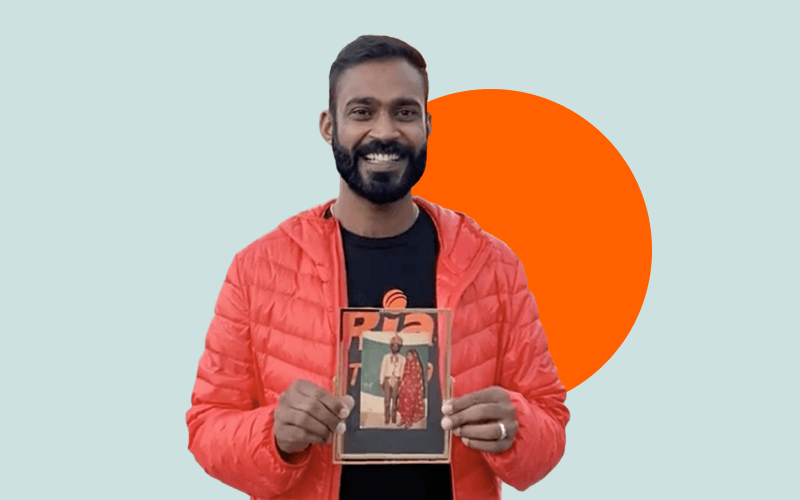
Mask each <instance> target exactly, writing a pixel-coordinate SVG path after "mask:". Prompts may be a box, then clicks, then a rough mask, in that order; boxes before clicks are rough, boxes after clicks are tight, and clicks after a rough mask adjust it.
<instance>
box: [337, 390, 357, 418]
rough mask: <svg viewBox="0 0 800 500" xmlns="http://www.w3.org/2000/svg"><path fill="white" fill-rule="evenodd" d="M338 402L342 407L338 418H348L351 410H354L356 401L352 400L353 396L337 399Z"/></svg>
mask: <svg viewBox="0 0 800 500" xmlns="http://www.w3.org/2000/svg"><path fill="white" fill-rule="evenodd" d="M339 401H340V402H341V404H342V406H343V407H344V408H342V409H341V410H340V411H339V418H341V419H345V418H347V417H349V416H350V412H352V411H353V408H355V406H356V400H355V399H353V396H351V395H349V394H348V395H346V396H344V397H341V398H339Z"/></svg>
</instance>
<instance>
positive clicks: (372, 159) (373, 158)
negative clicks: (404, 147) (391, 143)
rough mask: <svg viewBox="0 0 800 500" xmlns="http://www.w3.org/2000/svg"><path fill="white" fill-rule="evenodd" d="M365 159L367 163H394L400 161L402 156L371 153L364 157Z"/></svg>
mask: <svg viewBox="0 0 800 500" xmlns="http://www.w3.org/2000/svg"><path fill="white" fill-rule="evenodd" d="M363 158H364V160H366V162H367V163H393V162H396V161H398V160H400V155H395V154H391V155H390V154H383V153H370V154H368V155H364V157H363Z"/></svg>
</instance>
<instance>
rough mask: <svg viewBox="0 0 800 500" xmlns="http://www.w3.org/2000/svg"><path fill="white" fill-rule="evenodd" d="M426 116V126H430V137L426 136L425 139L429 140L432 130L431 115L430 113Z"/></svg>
mask: <svg viewBox="0 0 800 500" xmlns="http://www.w3.org/2000/svg"><path fill="white" fill-rule="evenodd" d="M426 114H427V115H428V116H427V120H426V124H427V125H428V135H427V136H425V137H426V138H428V137H430V136H431V130H432V129H431V114H430V113H426Z"/></svg>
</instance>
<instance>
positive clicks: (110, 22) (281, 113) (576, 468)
mask: <svg viewBox="0 0 800 500" xmlns="http://www.w3.org/2000/svg"><path fill="white" fill-rule="evenodd" d="M276 3H277V2H266V1H262V2H252V1H250V2H206V1H193V2H189V1H184V2H174V1H158V2H153V1H139V2H124V3H123V2H101V1H97V2H86V1H73V2H35V1H25V2H23V1H18V2H11V1H7V2H3V3H2V7H0V57H1V58H2V59H0V167H2V170H1V171H2V177H0V209H2V210H1V211H0V213H1V214H2V246H0V248H2V259H1V260H0V266H1V267H0V284H1V285H0V287H1V288H0V290H1V291H2V296H1V297H0V299H1V300H0V305H1V306H2V316H1V318H2V322H1V323H0V325H1V326H0V328H2V359H3V361H2V362H1V363H0V383H2V395H3V398H2V401H3V403H2V412H0V415H2V417H0V422H1V424H0V433H2V442H1V443H0V457H1V459H2V464H1V465H2V468H1V470H2V471H3V472H2V478H3V479H2V480H1V481H0V497H2V498H13V499H27V498H37V499H38V498H51V497H58V498H91V499H95V498H96V499H99V498H117V499H128V498H130V499H134V498H135V499H139V498H191V499H197V500H199V499H215V500H217V499H228V498H229V499H241V498H246V497H245V495H243V494H242V493H239V492H236V491H234V490H232V489H230V488H229V487H227V486H225V485H223V484H221V483H219V482H217V481H216V480H214V479H211V478H210V477H208V476H207V475H206V474H205V473H204V472H203V471H202V469H201V468H200V467H199V466H198V465H197V464H196V463H195V462H194V459H193V457H192V456H191V454H190V453H189V452H188V451H187V449H186V446H187V431H186V427H185V423H184V413H185V411H186V410H187V409H188V407H189V404H190V403H189V396H190V393H191V389H192V385H193V382H194V376H195V372H196V369H197V361H198V358H199V356H200V354H201V352H202V348H203V339H204V335H205V331H206V329H207V327H208V325H209V322H210V320H211V316H212V310H213V305H214V301H215V299H216V296H217V293H218V292H219V289H220V287H221V284H222V280H223V277H224V275H225V271H226V269H227V267H228V265H229V263H230V262H231V259H232V258H233V255H234V254H235V253H236V252H237V251H238V250H240V249H241V248H243V247H244V246H245V245H247V244H248V243H250V242H251V241H253V240H254V239H256V238H257V237H259V236H261V235H262V234H264V233H266V232H268V231H269V230H271V229H272V228H274V227H275V226H276V225H277V224H278V223H279V222H280V221H282V220H284V219H286V218H287V217H289V216H291V215H294V214H295V213H297V212H300V211H301V210H304V209H306V208H308V207H310V206H312V205H315V204H317V203H320V202H322V201H325V200H327V199H330V198H333V197H334V196H336V194H337V189H338V177H337V174H336V171H335V169H334V167H333V162H332V157H331V152H330V148H329V147H328V146H327V144H325V143H324V142H323V141H322V139H321V138H320V137H319V133H318V129H317V123H318V117H319V112H320V111H321V110H322V109H323V108H324V107H326V106H327V72H328V69H329V67H330V64H331V62H332V61H333V59H334V58H335V56H336V54H337V52H338V51H339V50H340V49H341V48H342V47H343V46H344V45H345V44H346V43H348V42H349V41H351V40H352V39H354V38H355V37H356V36H358V35H360V34H364V33H378V34H390V35H393V36H397V37H399V38H402V39H404V40H406V41H408V42H409V43H411V44H412V45H414V46H415V47H417V48H418V49H419V50H420V51H421V52H422V53H423V55H424V56H425V58H426V60H427V62H428V64H429V70H430V78H431V91H430V94H431V95H430V98H431V99H434V98H436V97H439V96H443V95H447V94H450V93H453V92H458V91H463V90H471V89H480V88H503V89H512V90H519V91H524V92H528V93H531V94H536V95H540V96H543V97H546V98H547V99H550V100H553V101H555V102H557V103H559V104H561V105H563V106H566V107H568V108H569V109H571V110H573V111H575V112H576V113H578V114H580V115H581V116H583V117H584V118H585V119H587V120H588V121H589V122H591V123H592V124H593V125H594V126H596V127H597V128H598V129H599V130H600V131H601V132H603V133H604V134H605V136H606V137H607V138H608V139H609V140H611V141H612V142H613V144H614V145H615V146H616V147H617V149H618V150H619V151H620V152H621V154H622V155H623V157H624V158H625V159H626V160H627V162H628V164H629V165H630V167H631V169H632V170H633V172H634V174H635V176H636V178H637V180H638V182H639V185H640V186H641V189H642V192H643V194H644V198H645V200H646V202H647V206H648V210H649V214H650V220H651V225H652V231H653V267H652V276H651V281H650V288H649V291H648V295H647V298H646V301H645V303H644V306H643V308H642V311H641V314H640V316H639V319H638V321H637V323H636V325H635V327H634V328H633V331H632V332H631V334H630V336H629V337H628V339H627V340H626V342H625V343H624V344H623V345H622V347H621V348H620V349H619V351H618V352H617V353H616V355H615V356H614V357H613V358H612V360H611V361H610V362H608V363H607V364H606V366H605V367H604V368H603V369H602V370H600V371H599V372H598V373H597V374H596V375H595V376H594V377H592V378H591V379H589V380H588V381H587V382H585V383H584V384H582V385H581V386H579V387H578V388H576V389H575V390H573V391H571V392H570V393H569V396H568V400H567V403H568V406H569V408H570V410H571V411H572V415H573V417H572V421H571V422H570V424H569V426H568V428H567V431H568V442H567V451H566V455H565V457H564V459H563V460H562V462H561V464H560V465H559V466H558V467H557V468H556V469H555V470H554V471H553V472H552V473H551V474H550V475H549V476H548V477H547V478H546V479H545V480H543V481H542V482H540V483H539V484H537V485H535V486H533V487H532V488H531V489H530V490H528V491H526V492H525V493H519V492H516V491H515V490H513V489H511V488H507V487H506V488H505V489H504V493H505V498H506V499H509V500H513V499H523V498H547V499H555V498H558V499H572V498H616V499H641V498H648V499H658V498H798V496H797V495H798V488H797V486H796V482H797V481H796V479H793V478H794V477H796V475H797V469H798V465H799V464H798V460H797V449H798V446H800V442H798V441H799V440H798V431H797V422H798V420H800V419H799V418H798V411H797V408H798V405H797V397H798V389H797V381H798V376H797V375H798V373H797V361H796V360H797V357H798V347H800V342H798V334H799V333H800V328H798V322H797V321H798V320H797V312H798V310H800V308H798V299H799V298H800V294H798V292H797V283H798V278H799V277H800V276H798V265H797V256H798V254H800V251H798V250H800V249H798V220H797V219H798V214H800V206H798V202H797V198H798V194H797V190H798V181H800V176H798V168H800V155H798V146H799V145H800V144H798V142H800V141H798V138H799V137H800V133H799V132H800V130H799V128H800V127H798V118H797V117H798V111H800V109H798V108H800V106H798V104H799V103H798V88H800V81H799V78H798V63H797V62H798V51H797V49H798V46H800V40H798V35H797V33H798V28H797V20H798V9H797V7H796V6H797V3H796V2H750V3H749V5H748V4H747V3H745V2H662V3H659V4H655V3H652V2H634V1H631V2H546V3H533V2H502V1H493V2H488V3H473V2H459V3H457V4H453V6H452V7H445V6H444V5H445V2H440V3H438V4H437V3H434V2H395V3H391V4H387V3H374V2H359V3H356V2H350V3H348V2H324V3H323V2H319V3H318V4H311V3H306V2H304V3H301V2H297V3H295V4H293V5H292V6H291V7H290V6H289V2H284V3H282V4H281V6H280V7H276V6H275V4H276ZM434 125H435V117H434ZM434 133H435V132H434ZM465 147H468V146H467V145H465ZM520 147H521V148H522V149H523V150H522V151H520V153H521V154H524V145H520ZM431 168H435V166H434V165H431ZM492 175H502V169H492ZM455 208H457V207H455ZM522 229H523V230H524V223H523V227H522ZM542 314H543V318H545V321H546V314H547V312H546V311H542ZM576 314H580V311H576ZM545 326H546V323H545Z"/></svg>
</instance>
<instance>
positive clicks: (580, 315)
mask: <svg viewBox="0 0 800 500" xmlns="http://www.w3.org/2000/svg"><path fill="white" fill-rule="evenodd" d="M428 111H429V112H430V113H431V115H432V120H433V123H432V125H433V128H432V131H433V132H432V133H431V136H430V139H429V144H428V168H427V169H426V171H425V175H424V176H423V177H422V180H421V181H420V182H419V183H418V184H417V186H415V188H414V190H413V193H414V194H415V195H417V196H421V197H423V198H425V199H428V200H430V201H433V202H435V203H438V204H440V205H442V206H444V207H447V208H450V209H452V210H456V211H459V212H463V213H465V214H467V215H469V216H470V217H472V218H473V219H475V221H476V222H477V223H478V224H479V225H480V226H481V227H482V228H483V229H484V230H485V231H487V232H489V233H491V234H493V235H494V236H497V237H498V238H500V239H501V240H503V241H504V242H505V243H506V244H507V245H508V246H509V247H511V249H512V250H513V251H514V253H516V254H517V256H518V257H519V258H520V260H522V263H523V264H524V265H525V271H526V274H527V277H528V286H529V288H530V290H531V292H533V294H534V296H535V297H536V302H537V304H538V306H539V313H540V317H541V321H542V324H543V325H544V329H545V332H546V333H547V338H548V343H549V347H550V353H551V355H552V356H553V361H554V362H555V364H556V366H557V368H558V373H559V378H560V379H561V381H562V382H563V383H564V385H565V386H566V388H567V390H569V389H572V388H574V387H577V386H578V385H579V384H581V383H582V382H583V381H584V380H586V379H588V378H589V377H590V376H591V375H592V374H594V373H595V372H596V371H597V370H599V369H600V368H601V367H602V366H603V365H604V364H605V363H606V361H608V360H609V359H610V358H611V356H612V355H613V354H614V353H615V352H616V350H617V349H618V348H619V346H620V345H621V344H622V342H623V341H624V340H625V337H627V335H628V333H629V332H630V330H631V328H632V327H633V324H634V323H635V322H636V318H637V316H638V315H639V310H640V309H641V307H642V303H643V302H644V297H645V294H646V292H647V286H648V283H649V280H650V264H651V257H652V242H651V238H650V221H649V218H648V215H647V208H646V206H645V203H644V198H643V197H642V193H641V191H640V190H639V185H638V184H637V183H636V179H635V178H634V176H633V173H632V172H631V171H630V169H629V168H628V165H627V164H626V163H625V160H624V159H623V158H622V156H621V155H620V154H619V152H618V151H617V150H616V149H615V148H614V146H613V145H612V144H611V142H609V141H608V139H606V138H605V137H604V136H603V134H601V133H600V132H599V131H598V130H597V129H596V128H594V127H593V126H592V125H591V124H590V123H589V122H587V121H586V120H584V119H583V118H581V117H580V116H578V115H577V114H576V113H574V112H572V111H570V110H569V109H567V108H565V107H563V106H561V105H559V104H556V103H554V102H552V101H549V100H547V99H544V98H541V97H537V96H534V95H530V94H525V93H522V92H515V91H509V90H473V91H467V92H459V93H456V94H450V95H447V96H444V97H440V98H438V99H434V100H433V101H430V102H429V103H428Z"/></svg>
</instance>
